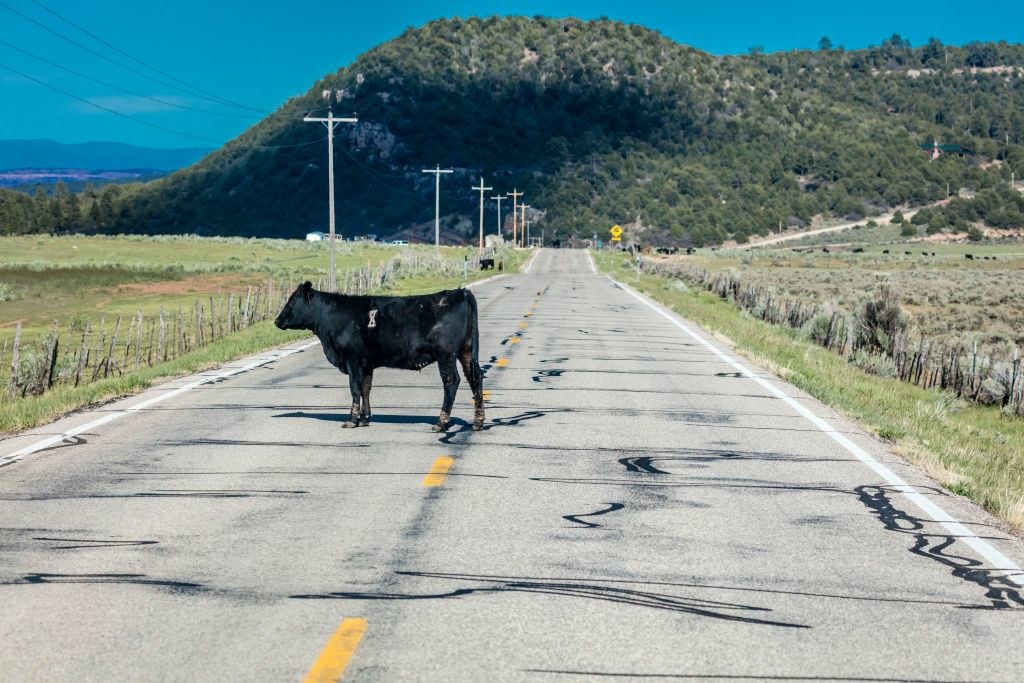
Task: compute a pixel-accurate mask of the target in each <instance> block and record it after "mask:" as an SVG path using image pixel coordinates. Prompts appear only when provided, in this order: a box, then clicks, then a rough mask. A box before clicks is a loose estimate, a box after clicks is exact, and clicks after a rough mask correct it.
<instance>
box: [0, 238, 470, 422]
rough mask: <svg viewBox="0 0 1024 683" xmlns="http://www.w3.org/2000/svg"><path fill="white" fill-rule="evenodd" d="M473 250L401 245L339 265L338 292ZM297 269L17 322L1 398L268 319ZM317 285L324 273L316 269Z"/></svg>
mask: <svg viewBox="0 0 1024 683" xmlns="http://www.w3.org/2000/svg"><path fill="white" fill-rule="evenodd" d="M471 268H472V269H473V270H476V269H477V268H479V257H477V256H474V257H472V258H466V259H456V258H445V257H438V256H435V255H433V254H430V255H427V254H422V253H419V252H417V251H414V250H406V251H403V252H402V253H401V254H398V255H396V256H393V257H392V258H390V259H388V260H387V261H381V262H379V263H378V264H377V265H373V263H372V262H369V261H368V262H367V265H366V266H363V267H359V268H349V269H345V270H344V271H342V272H341V273H339V277H338V292H339V293H341V294H369V293H372V292H379V291H381V290H386V289H387V288H389V287H390V286H391V284H392V283H393V282H394V281H395V280H396V279H397V278H399V277H415V276H425V275H434V276H443V277H451V276H457V275H464V274H467V273H468V271H469V269H471ZM304 279H305V278H302V277H301V276H300V275H298V274H293V275H290V276H288V277H279V278H274V277H271V278H269V279H267V281H266V284H264V285H261V286H247V287H246V288H245V290H238V291H221V292H219V293H217V294H216V295H209V296H205V297H196V298H195V300H194V301H193V303H192V305H191V306H184V307H176V308H172V309H164V308H161V309H160V310H159V312H157V313H156V314H150V315H144V314H143V313H142V311H140V310H139V311H136V312H135V314H122V315H111V316H100V317H99V319H98V320H97V319H96V318H92V317H75V318H73V319H71V320H67V321H64V322H63V323H61V322H60V321H57V320H55V321H53V324H52V326H51V328H50V330H49V332H48V333H46V334H44V335H42V336H41V337H38V338H37V339H35V340H34V341H31V342H28V341H26V340H25V339H24V338H23V335H22V326H21V323H20V322H19V323H18V324H17V325H16V327H15V330H14V335H13V336H12V337H7V338H4V339H3V341H2V342H0V380H2V382H0V404H2V403H4V402H9V401H14V400H17V399H19V398H25V397H29V396H39V395H42V394H44V393H46V392H47V391H48V390H49V389H51V388H53V387H54V386H55V385H65V386H67V385H70V386H79V385H82V384H87V383H89V382H94V381H96V380H99V379H104V378H107V377H117V376H122V375H125V374H128V373H131V372H134V371H137V370H140V369H142V368H146V367H152V366H154V365H159V364H160V363H164V362H166V361H170V360H174V359H175V358H180V357H182V356H184V355H187V354H189V353H192V352H194V351H196V350H197V349H200V348H203V347H205V346H208V345H209V344H211V343H213V342H214V341H217V340H219V339H222V338H224V337H225V336H227V335H230V334H233V333H235V332H239V331H242V330H246V329H248V328H250V327H252V326H253V325H256V324H257V323H260V322H263V321H266V320H272V319H273V318H274V317H275V316H276V315H277V313H278V311H280V309H281V308H282V306H283V305H284V303H285V302H286V301H287V299H288V297H289V296H290V295H291V293H292V292H293V291H294V289H295V287H296V286H297V285H298V284H299V282H301V281H303V280H304ZM314 284H315V286H316V288H317V289H323V288H324V286H325V284H326V281H325V280H324V276H323V275H319V276H317V279H316V281H315V283H314Z"/></svg>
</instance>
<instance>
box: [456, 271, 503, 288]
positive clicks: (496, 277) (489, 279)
mask: <svg viewBox="0 0 1024 683" xmlns="http://www.w3.org/2000/svg"><path fill="white" fill-rule="evenodd" d="M503 277H508V273H502V274H501V275H492V276H490V277H485V278H484V279H483V280H473V281H472V282H470V283H469V284H466V285H464V287H465V288H466V289H470V288H471V287H476V286H477V285H482V284H485V283H488V282H494V281H495V280H500V279H501V278H503Z"/></svg>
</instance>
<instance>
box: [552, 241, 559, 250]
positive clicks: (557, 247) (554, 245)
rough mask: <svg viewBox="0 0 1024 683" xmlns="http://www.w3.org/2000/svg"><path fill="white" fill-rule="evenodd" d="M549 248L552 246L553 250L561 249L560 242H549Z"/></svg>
mask: <svg viewBox="0 0 1024 683" xmlns="http://www.w3.org/2000/svg"><path fill="white" fill-rule="evenodd" d="M551 246H553V247H554V248H555V249H561V248H562V240H551Z"/></svg>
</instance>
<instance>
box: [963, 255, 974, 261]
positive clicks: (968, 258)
mask: <svg viewBox="0 0 1024 683" xmlns="http://www.w3.org/2000/svg"><path fill="white" fill-rule="evenodd" d="M964 258H965V259H967V260H968V261H973V260H974V255H973V254H964Z"/></svg>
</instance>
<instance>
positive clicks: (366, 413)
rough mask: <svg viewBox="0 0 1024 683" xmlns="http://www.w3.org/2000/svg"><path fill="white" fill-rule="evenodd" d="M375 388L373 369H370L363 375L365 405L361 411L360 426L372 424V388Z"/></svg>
mask: <svg viewBox="0 0 1024 683" xmlns="http://www.w3.org/2000/svg"><path fill="white" fill-rule="evenodd" d="M372 388H373V370H370V371H369V372H367V373H366V375H365V376H364V377H363V392H362V398H363V405H362V409H361V410H360V411H359V426H360V427H369V426H370V389H372Z"/></svg>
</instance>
